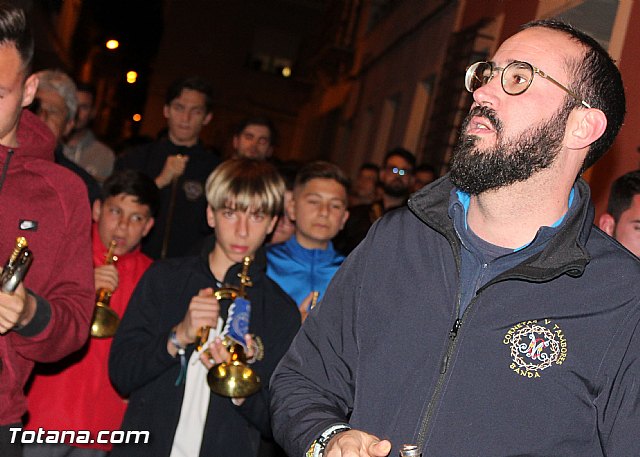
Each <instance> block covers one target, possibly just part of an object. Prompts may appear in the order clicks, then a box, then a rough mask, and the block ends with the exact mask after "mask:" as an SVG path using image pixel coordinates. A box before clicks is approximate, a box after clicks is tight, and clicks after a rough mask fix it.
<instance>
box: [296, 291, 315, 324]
mask: <svg viewBox="0 0 640 457" xmlns="http://www.w3.org/2000/svg"><path fill="white" fill-rule="evenodd" d="M316 293H317V292H311V293H309V295H307V297H306V298H305V299H304V300H302V303H300V304H299V305H298V310H299V311H300V318H301V319H302V322H304V320H305V319H306V318H307V314H309V309H310V308H311V302H312V301H313V297H314V295H315V294H316Z"/></svg>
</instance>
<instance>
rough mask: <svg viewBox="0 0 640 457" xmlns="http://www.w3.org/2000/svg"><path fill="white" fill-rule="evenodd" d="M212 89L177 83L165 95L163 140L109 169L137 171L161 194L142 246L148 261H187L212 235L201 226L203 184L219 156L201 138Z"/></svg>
mask: <svg viewBox="0 0 640 457" xmlns="http://www.w3.org/2000/svg"><path fill="white" fill-rule="evenodd" d="M212 109H213V88H212V87H211V85H210V84H209V83H208V82H207V81H206V80H203V79H201V78H199V77H194V76H192V77H188V78H183V79H178V80H176V81H175V82H174V83H173V84H171V86H169V88H168V89H167V92H166V94H165V104H164V108H163V111H162V112H163V114H164V117H165V118H166V120H167V135H166V137H162V138H160V139H158V140H157V141H154V142H152V143H149V144H145V145H143V146H140V147H137V148H135V149H132V150H131V151H128V152H126V153H124V154H122V155H121V156H120V157H118V159H117V160H116V163H115V165H114V168H115V169H116V170H122V169H127V168H130V169H132V170H138V171H141V172H143V173H144V174H146V175H147V176H149V177H151V178H153V179H154V181H155V183H156V185H157V186H158V189H160V209H159V210H158V216H157V218H156V224H155V227H154V229H153V230H152V231H151V233H149V236H148V237H146V238H145V240H144V241H143V242H142V250H143V252H144V253H145V254H147V255H148V256H149V257H151V258H153V259H160V258H162V259H164V258H168V257H180V256H183V255H186V254H187V253H188V252H189V250H190V249H191V248H192V246H193V245H197V244H198V243H200V242H202V240H204V239H205V238H206V237H207V236H208V235H209V234H210V233H211V229H210V228H209V227H208V226H207V222H206V220H205V209H206V207H207V200H206V198H205V193H204V184H205V181H206V179H207V177H208V176H209V174H210V173H211V172H212V171H213V169H214V168H215V167H216V166H218V164H219V163H220V159H219V157H218V155H217V154H216V153H215V152H214V151H212V150H210V149H209V148H207V147H205V146H204V144H203V143H202V141H201V140H200V132H201V131H202V129H203V128H204V127H205V126H206V125H207V124H209V122H210V121H211V119H212V118H213V113H212Z"/></svg>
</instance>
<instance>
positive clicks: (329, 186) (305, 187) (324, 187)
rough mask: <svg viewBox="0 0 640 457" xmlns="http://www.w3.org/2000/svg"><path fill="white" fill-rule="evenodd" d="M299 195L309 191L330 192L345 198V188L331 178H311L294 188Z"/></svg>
mask: <svg viewBox="0 0 640 457" xmlns="http://www.w3.org/2000/svg"><path fill="white" fill-rule="evenodd" d="M294 191H297V192H298V193H299V194H300V195H304V194H309V193H319V192H321V193H332V194H335V195H336V196H337V197H339V198H343V197H344V198H345V199H346V198H347V189H346V187H345V186H344V184H342V183H341V182H339V181H337V180H335V179H333V178H311V179H310V180H308V181H307V182H305V183H304V184H301V185H299V186H297V187H296V189H294Z"/></svg>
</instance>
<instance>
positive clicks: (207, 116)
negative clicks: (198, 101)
mask: <svg viewBox="0 0 640 457" xmlns="http://www.w3.org/2000/svg"><path fill="white" fill-rule="evenodd" d="M211 119H213V113H208V114H207V115H206V116H205V117H204V120H203V121H202V125H207V124H208V123H209V122H211Z"/></svg>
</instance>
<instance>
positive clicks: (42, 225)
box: [0, 111, 94, 425]
mask: <svg viewBox="0 0 640 457" xmlns="http://www.w3.org/2000/svg"><path fill="white" fill-rule="evenodd" d="M17 135H18V144H19V146H18V147H17V148H7V147H5V146H1V145H0V262H2V264H4V262H5V259H7V258H8V257H9V255H10V254H11V252H12V250H13V248H14V245H15V240H16V237H18V236H24V237H25V238H27V241H28V243H29V247H30V249H31V251H32V252H33V264H32V265H31V270H30V271H29V273H28V275H27V277H26V279H25V281H24V284H25V286H26V287H27V288H28V289H29V290H30V291H32V293H33V294H35V295H36V298H37V299H38V308H37V311H36V315H35V316H34V318H33V320H32V321H31V322H30V323H29V325H27V326H25V327H24V328H23V329H21V330H11V331H9V332H8V333H7V334H5V335H0V361H1V362H2V369H1V370H0V425H7V424H11V423H16V422H20V419H21V416H22V415H23V414H24V413H25V411H26V402H25V398H24V392H23V391H24V385H25V383H26V381H27V378H28V377H29V374H30V373H31V370H32V368H33V364H34V362H53V361H56V360H59V359H60V358H62V357H64V356H65V355H67V354H69V353H71V352H73V351H76V350H77V349H79V348H80V347H81V346H82V344H84V342H85V340H86V338H87V336H88V335H89V321H90V320H91V315H92V312H93V299H94V288H93V272H92V271H91V252H90V246H91V245H90V224H91V216H90V211H89V205H87V191H86V188H85V186H84V184H83V183H82V181H81V180H80V178H78V177H77V176H76V175H74V174H73V173H72V172H71V171H69V170H67V169H65V168H63V167H61V166H58V165H56V164H55V163H53V148H54V144H55V140H54V138H53V135H52V134H51V132H50V131H49V129H48V127H47V126H46V125H45V124H44V123H42V122H41V121H40V120H39V119H38V118H37V117H36V116H35V115H33V114H32V113H30V112H28V111H23V113H22V118H21V119H20V123H19V126H18V132H17Z"/></svg>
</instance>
